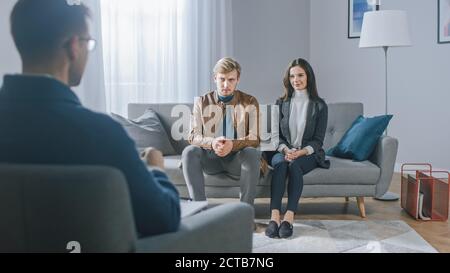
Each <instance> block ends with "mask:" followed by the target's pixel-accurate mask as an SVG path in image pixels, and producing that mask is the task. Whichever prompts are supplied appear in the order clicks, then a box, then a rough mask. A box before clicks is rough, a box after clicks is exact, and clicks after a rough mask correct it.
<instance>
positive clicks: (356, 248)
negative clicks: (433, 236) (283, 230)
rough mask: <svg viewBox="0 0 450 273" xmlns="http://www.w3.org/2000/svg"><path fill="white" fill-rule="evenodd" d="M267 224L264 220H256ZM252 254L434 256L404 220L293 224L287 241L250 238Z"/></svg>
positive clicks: (260, 235)
mask: <svg viewBox="0 0 450 273" xmlns="http://www.w3.org/2000/svg"><path fill="white" fill-rule="evenodd" d="M256 222H257V223H261V224H267V223H268V221H267V220H257V221H256ZM253 252H254V253H324V252H325V253H437V251H436V249H434V248H433V247H432V246H431V245H430V244H429V243H428V242H427V241H425V240H424V239H423V238H422V237H421V236H420V235H419V234H418V233H417V232H416V231H414V230H413V229H412V228H411V227H410V226H408V225H407V224H406V223H405V222H403V221H335V220H333V221H330V220H327V221H296V222H295V224H294V235H293V236H292V237H291V238H289V239H270V238H268V237H266V236H265V235H264V232H263V233H254V235H253Z"/></svg>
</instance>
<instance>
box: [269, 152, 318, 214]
mask: <svg viewBox="0 0 450 273" xmlns="http://www.w3.org/2000/svg"><path fill="white" fill-rule="evenodd" d="M271 166H272V167H273V168H274V171H273V175H272V183H271V200H270V209H271V210H279V211H281V205H282V199H283V196H284V192H285V189H286V178H289V183H288V205H287V210H290V211H293V212H294V213H295V212H296V211H297V208H298V202H299V200H300V197H301V196H302V192H303V176H304V175H306V174H307V173H309V172H310V171H312V170H314V169H315V168H317V167H318V164H317V161H316V158H315V157H314V155H309V156H302V157H300V158H297V159H296V160H295V161H292V162H289V161H286V160H285V156H284V155H283V154H281V153H276V154H275V155H274V156H273V158H272V160H271Z"/></svg>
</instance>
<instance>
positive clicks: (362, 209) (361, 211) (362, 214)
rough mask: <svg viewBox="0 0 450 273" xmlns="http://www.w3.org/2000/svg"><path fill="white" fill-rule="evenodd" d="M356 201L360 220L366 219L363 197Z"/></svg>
mask: <svg viewBox="0 0 450 273" xmlns="http://www.w3.org/2000/svg"><path fill="white" fill-rule="evenodd" d="M356 201H357V202H358V208H359V213H360V214H361V217H362V218H366V208H365V206H364V197H356Z"/></svg>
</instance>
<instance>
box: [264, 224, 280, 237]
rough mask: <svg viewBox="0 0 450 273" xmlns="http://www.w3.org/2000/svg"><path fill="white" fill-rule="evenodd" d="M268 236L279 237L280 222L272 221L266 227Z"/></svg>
mask: <svg viewBox="0 0 450 273" xmlns="http://www.w3.org/2000/svg"><path fill="white" fill-rule="evenodd" d="M266 236H267V237H269V238H275V237H278V224H277V222H275V221H270V222H269V225H268V226H267V228H266Z"/></svg>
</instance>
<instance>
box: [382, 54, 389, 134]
mask: <svg viewBox="0 0 450 273" xmlns="http://www.w3.org/2000/svg"><path fill="white" fill-rule="evenodd" d="M383 49H384V72H385V75H384V77H385V78H384V79H385V80H384V84H385V86H384V90H385V94H384V96H385V97H384V99H385V115H386V116H387V114H388V102H389V98H388V49H389V47H388V46H383ZM385 135H386V136H387V135H388V127H386V131H385Z"/></svg>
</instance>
